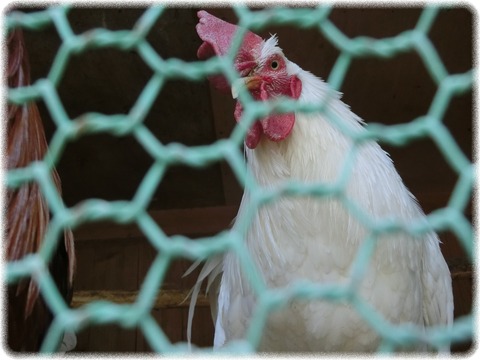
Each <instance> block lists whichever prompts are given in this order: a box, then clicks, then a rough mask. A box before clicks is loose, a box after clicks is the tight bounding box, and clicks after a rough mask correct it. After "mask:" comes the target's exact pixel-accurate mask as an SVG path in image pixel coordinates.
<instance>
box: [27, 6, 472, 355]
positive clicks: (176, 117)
mask: <svg viewBox="0 0 480 360" xmlns="http://www.w3.org/2000/svg"><path fill="white" fill-rule="evenodd" d="M197 10H198V9H187V8H177V9H175V8H171V9H167V10H166V11H165V12H164V13H163V15H162V16H161V18H160V19H159V20H158V22H157V23H156V24H155V26H154V27H153V29H152V31H151V32H150V34H149V36H148V40H149V42H150V44H151V45H152V47H153V48H154V49H155V50H156V51H157V52H158V53H159V55H161V56H162V57H163V58H165V59H168V58H172V57H176V58H180V59H182V60H184V61H193V60H196V50H197V48H198V46H199V45H200V43H201V41H200V39H199V38H198V37H197V35H196V32H195V24H196V23H197V18H196V11H197ZM211 12H212V13H213V14H214V15H216V16H219V17H221V18H223V19H226V20H228V21H233V22H234V21H235V19H236V18H235V15H234V13H233V11H232V10H231V9H228V8H223V9H212V10H211ZM420 12H421V10H420V9H417V8H335V9H334V10H333V12H332V13H331V15H330V19H331V20H332V21H333V22H334V23H335V25H336V26H337V27H339V28H340V30H342V31H343V32H344V33H345V34H346V35H347V36H349V37H356V36H359V35H363V36H370V37H373V38H380V37H385V36H394V35H396V34H398V33H400V32H402V31H404V30H407V29H412V28H413V27H414V26H415V24H416V22H417V20H418V18H419V15H420ZM142 13H143V9H136V8H129V9H127V8H125V9H119V8H118V9H117V8H115V9H114V8H110V9H100V8H95V9H86V8H84V9H82V8H75V9H72V10H71V12H70V13H69V21H70V24H71V26H72V28H73V30H74V32H75V33H82V32H84V31H87V30H89V29H91V28H96V27H104V28H107V29H110V30H121V29H131V28H132V26H133V25H134V23H135V21H136V20H137V19H138V18H139V16H140V15H141V14H142ZM472 21H473V19H472V13H471V12H470V11H469V9H467V8H451V9H448V10H443V11H442V12H441V13H440V15H439V16H438V18H437V20H436V22H435V24H434V25H433V27H432V29H431V32H430V39H431V40H432V42H433V44H434V46H435V48H436V49H437V51H438V53H439V55H440V57H441V58H442V61H443V63H444V64H445V66H446V68H447V70H448V71H449V72H450V73H461V72H465V71H468V70H469V69H471V68H472V43H473V42H472V26H473V24H472ZM269 33H276V34H278V38H279V45H280V46H281V47H282V48H283V50H284V53H285V54H286V56H287V57H288V58H289V59H290V60H292V61H294V62H296V63H297V64H299V65H300V66H301V67H302V68H303V69H305V70H308V71H311V72H313V73H314V74H316V75H317V76H319V77H321V78H323V79H327V78H328V75H329V73H330V70H331V69H332V66H333V64H334V63H335V61H336V59H337V57H338V55H339V52H338V50H336V49H335V48H334V47H333V46H332V45H331V44H330V43H329V42H328V41H327V40H326V39H325V38H324V37H323V36H322V35H321V34H320V33H319V32H318V31H316V30H302V29H297V28H294V27H291V26H275V27H268V28H266V29H264V30H263V31H262V32H261V35H262V36H264V37H266V36H268V35H269ZM26 41H27V47H28V50H29V53H30V61H31V67H32V77H33V81H35V80H36V79H38V78H40V77H44V76H45V75H46V74H47V73H48V71H49V69H50V66H51V64H52V61H53V59H54V56H55V54H56V51H57V50H58V47H59V44H60V40H59V37H58V35H57V33H56V31H55V29H54V28H53V27H49V28H47V29H45V30H44V31H41V32H38V33H37V32H30V31H27V32H26ZM151 76H152V70H150V69H149V68H148V67H147V66H146V65H145V64H144V63H143V62H142V60H141V59H140V57H139V56H138V55H137V54H136V53H135V52H133V51H132V52H121V51H119V50H115V49H97V50H89V51H88V52H86V53H83V54H81V55H78V56H74V57H73V58H72V59H71V61H70V62H69V65H68V67H67V69H66V72H65V75H64V77H63V79H62V81H61V83H60V86H59V88H58V92H59V94H60V97H61V99H62V102H63V105H64V107H65V109H66V110H67V112H68V114H69V116H70V117H71V118H72V119H73V118H75V117H77V116H79V115H81V114H82V113H85V112H101V113H105V114H115V113H122V114H124V113H127V112H128V111H129V109H130V108H131V107H132V105H133V104H134V103H135V101H136V99H137V97H138V95H139V93H140V91H141V90H142V89H143V87H144V86H145V84H146V83H147V81H148V80H149V79H150V77H151ZM341 91H342V92H343V93H344V97H343V100H344V101H345V102H346V103H347V104H349V105H350V106H351V108H352V110H353V111H354V112H355V113H357V114H358V115H359V116H361V117H362V118H363V119H365V121H366V122H367V123H372V122H378V123H383V124H396V123H405V122H408V121H410V120H412V119H414V118H416V117H418V116H421V115H424V114H425V113H426V112H427V111H428V109H429V106H430V105H431V101H432V99H433V97H434V96H435V92H436V91H437V88H436V85H435V84H434V82H433V81H432V79H431V78H430V76H429V74H428V71H427V70H426V68H425V66H424V64H423V62H422V60H421V58H420V57H419V55H418V54H417V53H415V52H408V53H404V54H400V55H398V56H396V57H394V58H392V59H371V58H362V59H356V60H354V61H353V63H352V65H351V67H350V68H349V71H348V73H347V75H346V77H345V81H344V83H343V85H342V88H341ZM40 108H41V112H42V117H43V119H44V122H45V127H46V131H47V137H49V138H50V137H51V135H52V133H53V131H54V125H53V123H52V121H51V120H50V116H49V114H48V111H47V110H46V108H45V107H44V105H43V104H40ZM145 123H146V125H147V127H148V128H149V129H150V130H151V131H152V132H153V133H154V134H155V136H157V137H158V139H160V140H161V141H162V142H163V143H170V142H180V143H183V144H186V145H200V144H210V143H212V142H214V141H215V140H216V139H219V138H225V137H227V136H228V135H229V134H230V132H231V130H232V128H233V126H234V120H233V101H232V100H231V99H230V98H229V97H228V96H224V95H221V94H218V93H217V92H214V91H211V89H210V86H209V84H208V82H207V81H201V82H187V81H181V80H178V81H169V82H168V83H167V84H166V86H164V88H163V89H162V91H161V93H160V95H159V96H158V99H157V100H156V102H155V105H154V106H153V108H152V109H151V111H150V113H149V115H148V117H147V119H146V122H145ZM444 123H445V124H446V125H447V126H448V128H449V129H450V131H451V133H452V134H453V136H454V137H455V139H456V141H457V142H458V144H459V145H460V147H461V149H462V150H463V152H464V153H465V154H466V156H468V157H469V158H470V159H471V157H472V94H471V92H468V93H467V94H465V95H462V96H459V97H456V98H454V99H453V100H452V102H451V104H450V106H449V108H448V111H447V113H446V116H445V118H444ZM383 147H384V148H385V149H386V150H387V151H388V152H389V153H390V154H391V156H392V158H393V160H394V162H395V164H396V167H397V169H398V171H399V173H400V175H401V176H402V177H403V179H404V181H405V183H406V184H407V186H408V187H409V188H410V189H411V191H412V192H413V193H414V194H415V195H416V196H417V197H418V199H419V201H420V203H421V204H422V206H423V208H424V209H425V211H426V212H427V213H429V212H431V211H433V210H434V209H437V208H441V207H443V206H445V205H446V204H447V202H448V199H449V196H450V194H451V191H452V189H453V187H454V185H455V183H456V179H457V177H456V174H455V173H454V172H453V171H452V170H451V168H450V167H449V165H448V164H447V163H446V162H445V160H444V159H443V156H442V154H441V153H440V151H439V150H438V148H437V147H436V145H435V144H434V143H433V142H432V141H431V140H429V139H424V140H416V141H414V142H412V143H410V144H409V145H408V146H402V147H398V148H397V147H391V146H387V145H383ZM151 164H152V159H151V158H150V157H149V156H148V154H147V153H146V152H145V151H144V150H143V148H142V147H141V146H140V145H139V144H138V143H137V142H136V141H135V140H134V139H133V138H132V137H129V136H127V137H114V136H110V135H91V136H86V137H82V138H80V139H78V140H77V141H74V142H72V143H69V144H68V145H67V147H66V149H65V152H64V155H63V157H62V159H61V161H60V162H59V164H58V170H59V173H60V176H61V178H62V183H63V191H64V200H65V202H66V204H67V205H69V206H73V205H75V204H77V203H79V202H81V201H82V200H85V199H87V198H101V199H105V200H129V199H131V198H132V197H133V195H134V193H135V191H136V189H137V186H138V185H139V184H140V182H141V180H142V177H143V176H144V174H145V173H146V172H147V170H148V169H149V167H150V165H151ZM241 194H242V189H241V188H240V187H239V185H238V183H237V181H236V180H235V178H234V177H233V175H232V173H231V171H230V170H229V168H228V166H227V165H226V164H224V163H216V164H214V165H211V166H209V167H206V168H202V169H192V168H188V167H186V166H174V167H171V168H169V170H168V172H167V174H166V176H165V178H164V179H163V181H162V182H161V184H160V185H159V187H158V189H157V191H156V192H155V196H154V198H153V199H152V202H151V204H150V206H149V210H150V211H151V214H152V216H153V217H154V219H155V220H156V221H158V222H159V223H160V224H161V225H162V226H163V228H164V230H165V231H166V232H167V233H168V234H184V235H188V236H190V237H193V238H195V237H198V236H208V235H211V234H215V233H217V232H219V231H220V230H222V229H225V228H228V226H229V223H230V221H231V220H232V219H233V218H234V216H235V213H236V209H237V207H238V204H239V200H240V197H241ZM466 215H467V216H468V217H469V218H471V215H472V214H471V210H470V208H469V209H468V210H467V212H466ZM75 234H76V247H77V254H78V268H77V275H76V288H75V299H76V300H75V302H74V306H78V305H79V304H81V303H84V302H85V301H87V302H88V301H91V300H92V299H96V298H98V297H103V298H105V297H108V298H110V299H111V300H112V301H131V299H133V298H134V297H135V294H136V292H137V291H138V289H139V286H140V285H141V283H142V281H143V278H144V276H145V274H146V271H147V269H148V267H149V265H150V264H151V262H152V260H153V258H154V255H155V251H154V249H153V248H152V247H151V246H150V245H149V243H148V242H147V240H145V239H144V238H143V236H142V234H141V232H139V231H138V229H136V227H135V226H133V225H132V226H120V225H117V224H114V223H101V224H91V225H88V226H87V225H85V226H82V227H81V228H79V229H77V230H76V232H75ZM440 235H441V237H442V241H443V244H442V250H443V252H444V255H445V257H446V259H447V262H448V263H449V265H450V266H451V269H452V273H453V274H454V275H453V278H454V282H453V283H454V296H455V315H456V316H460V315H463V314H468V313H470V311H471V304H472V273H471V271H470V267H469V264H468V261H467V259H466V256H465V254H464V252H463V251H462V249H461V247H460V245H459V244H458V242H457V240H456V238H455V236H454V235H452V234H450V233H443V234H440ZM189 264H190V263H189V262H188V261H186V260H178V261H175V262H174V263H173V264H172V266H171V268H170V270H169V273H168V276H167V278H166V282H165V284H164V286H163V287H162V293H164V294H167V295H169V294H171V295H172V296H173V300H172V302H173V303H175V302H178V301H177V300H178V298H179V297H180V295H182V294H183V293H182V291H185V290H188V289H189V288H190V286H191V285H192V283H193V281H194V278H195V275H192V276H190V277H188V278H182V277H181V275H182V274H183V273H184V271H185V270H186V269H187V268H188V266H189ZM95 291H97V293H96V292H95ZM175 291H180V295H178V294H177V293H176V292H175ZM98 292H99V293H98ZM175 294H177V295H175ZM82 299H83V300H82ZM153 315H154V316H155V318H156V319H157V321H158V323H159V324H160V325H161V327H162V329H163V330H164V331H165V333H166V334H167V336H168V337H169V338H170V340H171V341H172V342H177V341H181V340H183V341H184V340H185V339H186V318H187V309H186V308H185V307H184V306H176V305H169V306H168V307H165V304H164V303H162V304H160V305H159V306H158V307H156V308H155V309H154V310H153ZM212 338H213V325H212V322H211V319H210V315H209V308H208V307H207V306H205V305H204V306H200V307H199V308H198V309H197V312H196V316H195V321H194V329H193V341H194V343H195V344H197V345H199V346H210V345H211V343H212ZM459 348H462V349H464V348H466V346H463V347H459ZM149 350H150V348H149V346H148V344H147V342H146V341H145V339H144V337H143V335H142V334H141V332H140V331H138V330H136V329H133V330H126V329H122V328H120V327H118V326H116V325H108V326H101V327H89V328H86V329H84V330H82V332H81V333H79V336H78V346H77V349H76V351H79V352H85V351H87V352H90V351H115V352H117V351H149Z"/></svg>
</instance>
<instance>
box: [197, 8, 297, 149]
mask: <svg viewBox="0 0 480 360" xmlns="http://www.w3.org/2000/svg"><path fill="white" fill-rule="evenodd" d="M198 17H199V19H200V21H199V23H198V24H197V33H198V35H199V36H200V38H201V39H202V40H203V43H202V45H201V46H200V47H199V49H198V52H197V55H198V57H199V58H200V59H207V58H210V57H212V56H215V55H216V56H223V55H225V54H227V52H228V50H229V48H230V46H231V43H232V41H233V38H234V36H235V32H236V31H237V26H236V25H232V24H229V23H227V22H225V21H223V20H220V19H218V18H216V17H215V16H213V15H211V14H209V13H207V12H206V11H199V12H198ZM235 67H236V70H237V72H238V73H239V74H240V76H241V78H240V79H239V80H238V81H237V82H235V83H234V84H232V86H231V87H230V86H229V84H228V82H227V80H226V79H225V78H224V77H223V76H221V75H218V76H212V77H210V78H209V79H210V81H211V82H212V84H213V85H214V86H215V87H216V88H217V89H218V90H220V91H223V92H229V91H230V90H231V91H232V94H233V97H234V98H236V97H237V94H238V90H239V87H241V86H245V87H246V88H247V89H248V90H249V91H250V94H251V95H252V97H253V98H254V99H255V100H257V101H265V100H270V99H274V98H276V97H279V96H287V97H291V98H293V99H298V98H299V97H300V93H301V91H302V83H301V81H300V80H299V79H298V77H297V76H296V75H295V71H293V70H294V69H296V67H295V66H293V65H291V63H290V62H289V61H288V60H287V59H286V58H285V56H284V55H283V53H282V50H281V49H280V48H279V47H278V46H277V39H276V37H275V36H272V37H271V38H270V39H268V40H266V41H264V40H263V39H262V38H261V37H260V36H258V35H256V34H254V33H252V32H250V31H248V32H247V33H246V34H245V36H244V38H243V42H242V45H241V46H240V49H239V51H238V53H237V55H236V57H235ZM242 112H243V108H242V104H241V103H240V102H238V101H237V105H236V107H235V112H234V115H235V119H236V120H237V121H239V120H240V118H241V116H242ZM294 123H295V114H294V113H285V114H270V115H268V116H267V117H265V118H263V119H260V120H258V121H256V122H255V123H254V124H253V125H252V127H251V128H250V130H249V131H248V133H247V136H246V138H245V144H246V145H247V146H248V147H249V148H251V149H254V148H255V147H256V146H257V145H258V143H259V142H260V140H261V138H262V135H265V136H266V137H267V138H268V139H269V140H272V141H281V140H283V139H285V138H286V137H287V136H288V135H289V134H290V132H291V131H292V129H293V125H294Z"/></svg>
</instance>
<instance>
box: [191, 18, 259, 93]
mask: <svg viewBox="0 0 480 360" xmlns="http://www.w3.org/2000/svg"><path fill="white" fill-rule="evenodd" d="M197 15H198V18H199V22H198V24H197V26H196V29H197V34H198V36H199V37H200V39H202V40H203V43H202V45H200V47H199V48H198V51H197V56H198V58H199V59H202V60H203V59H208V58H210V57H212V56H224V55H226V54H227V53H228V50H229V49H230V46H231V45H232V42H233V38H234V36H235V32H236V31H237V29H238V26H237V25H233V24H230V23H228V22H226V21H223V20H221V19H219V18H217V17H215V16H213V15H211V14H209V13H208V12H206V11H204V10H201V11H199V12H198V13H197ZM262 41H263V40H262V38H261V37H260V36H258V35H256V34H254V33H252V32H251V31H247V32H246V33H245V36H244V38H243V41H242V45H241V46H240V49H239V51H238V52H239V53H243V54H250V55H249V56H252V55H251V54H252V50H254V49H255V48H257V47H258V46H259V45H260V44H261V43H262ZM252 60H253V58H252ZM250 62H252V61H248V59H243V61H240V62H239V61H235V64H236V67H237V71H239V72H241V71H242V70H244V69H245V68H247V67H248V65H249V64H247V63H250ZM252 63H253V62H252ZM209 79H210V81H211V82H212V84H213V85H215V87H216V88H217V89H218V90H220V91H224V92H230V85H229V84H228V82H227V80H226V79H225V78H224V77H223V76H221V75H218V76H212V77H210V78H209Z"/></svg>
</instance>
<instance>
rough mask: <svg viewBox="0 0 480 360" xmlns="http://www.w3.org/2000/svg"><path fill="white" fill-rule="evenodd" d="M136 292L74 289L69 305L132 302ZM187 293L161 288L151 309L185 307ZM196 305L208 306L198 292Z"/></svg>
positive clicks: (76, 306) (186, 305) (185, 291)
mask: <svg viewBox="0 0 480 360" xmlns="http://www.w3.org/2000/svg"><path fill="white" fill-rule="evenodd" d="M138 293H139V292H138V291H123V290H81V291H75V292H74V294H73V299H72V303H71V305H70V306H71V307H72V308H74V309H75V308H79V307H81V306H84V305H86V304H88V303H91V302H92V301H100V300H101V301H110V302H113V303H116V304H133V303H134V302H135V301H136V299H137V296H138ZM188 295H189V290H161V291H160V292H159V293H158V295H157V298H156V299H155V302H154V304H153V309H165V308H186V307H188V306H189V305H190V298H189V297H188ZM187 297H188V299H187ZM196 306H198V307H205V306H210V305H209V302H208V298H207V297H206V296H205V295H204V294H199V295H198V299H197V304H196Z"/></svg>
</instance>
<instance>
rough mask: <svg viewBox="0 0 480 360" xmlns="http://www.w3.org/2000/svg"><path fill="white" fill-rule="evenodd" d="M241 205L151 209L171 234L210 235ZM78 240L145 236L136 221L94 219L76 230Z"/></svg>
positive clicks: (233, 216) (227, 223) (151, 214)
mask: <svg viewBox="0 0 480 360" xmlns="http://www.w3.org/2000/svg"><path fill="white" fill-rule="evenodd" d="M237 210H238V206H218V207H204V208H194V209H173V210H154V211H149V214H150V216H151V217H152V218H153V220H154V221H155V222H156V223H157V224H159V225H160V227H161V228H162V230H163V231H164V232H165V233H166V234H167V235H174V234H175V235H176V234H179V235H180V234H181V235H185V236H207V235H211V234H215V233H217V232H219V231H221V230H222V229H228V228H229V227H230V225H231V223H232V221H233V219H234V218H235V216H236V214H237ZM74 236H75V241H84V240H107V239H126V238H139V237H144V235H143V233H142V231H141V230H140V229H139V228H138V226H137V225H136V224H135V223H132V224H113V223H112V222H106V221H102V222H90V223H86V224H83V225H82V226H80V227H79V228H77V229H75V230H74Z"/></svg>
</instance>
